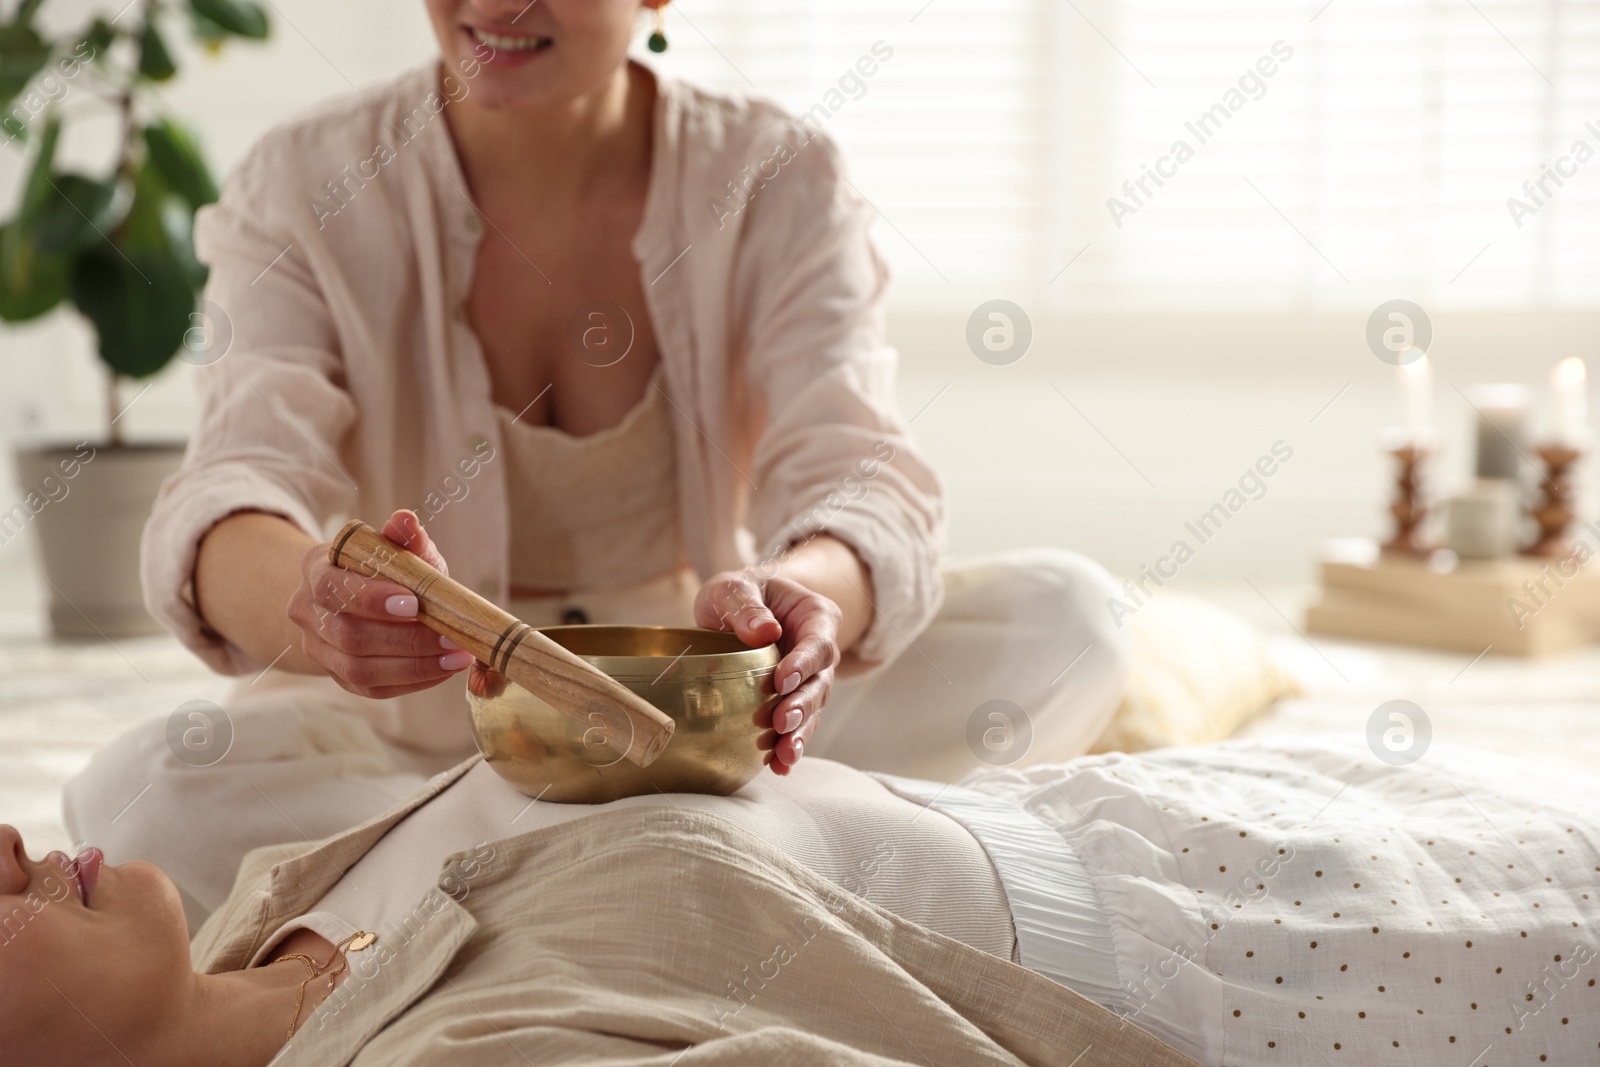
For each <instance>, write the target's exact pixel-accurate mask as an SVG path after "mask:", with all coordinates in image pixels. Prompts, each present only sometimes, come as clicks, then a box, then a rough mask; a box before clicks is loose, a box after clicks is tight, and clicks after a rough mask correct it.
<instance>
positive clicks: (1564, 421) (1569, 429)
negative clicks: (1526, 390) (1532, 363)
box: [1550, 356, 1589, 442]
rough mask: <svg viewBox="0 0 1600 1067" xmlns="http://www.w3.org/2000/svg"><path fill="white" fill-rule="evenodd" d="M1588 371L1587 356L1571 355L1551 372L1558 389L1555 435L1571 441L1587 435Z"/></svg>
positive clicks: (1557, 438) (1556, 394) (1552, 386)
mask: <svg viewBox="0 0 1600 1067" xmlns="http://www.w3.org/2000/svg"><path fill="white" fill-rule="evenodd" d="M1587 379H1588V372H1587V370H1586V369H1585V368H1584V365H1583V360H1581V359H1579V358H1578V357H1577V356H1569V357H1567V358H1566V359H1564V360H1562V361H1561V362H1560V363H1557V364H1556V365H1555V369H1554V370H1552V371H1551V372H1550V385H1551V388H1552V389H1553V390H1554V391H1555V415H1556V420H1555V438H1556V440H1557V441H1562V442H1571V441H1575V440H1577V439H1579V438H1581V437H1583V435H1584V433H1585V427H1584V421H1585V420H1586V419H1587V418H1588V408H1589V394H1588V380H1587Z"/></svg>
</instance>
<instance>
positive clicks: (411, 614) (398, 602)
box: [383, 595, 417, 619]
mask: <svg viewBox="0 0 1600 1067" xmlns="http://www.w3.org/2000/svg"><path fill="white" fill-rule="evenodd" d="M383 610H384V611H387V612H388V613H389V614H390V615H398V616H400V617H401V618H404V619H414V618H416V617H417V598H416V597H414V596H409V595H407V596H392V597H390V598H389V599H388V600H385V601H384V602H383Z"/></svg>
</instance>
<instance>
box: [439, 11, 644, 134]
mask: <svg viewBox="0 0 1600 1067" xmlns="http://www.w3.org/2000/svg"><path fill="white" fill-rule="evenodd" d="M658 2H659V3H665V2H666V0H645V5H646V6H649V7H655V6H657V4H658ZM427 4H428V17H429V19H430V21H432V23H433V32H434V34H435V35H436V36H437V37H438V38H439V53H440V56H441V57H442V58H443V60H444V64H445V67H446V69H447V70H450V71H460V72H462V73H463V74H464V75H465V74H466V72H467V71H469V70H471V69H472V66H471V64H472V63H473V62H474V61H476V62H477V63H478V64H480V65H481V66H480V69H479V70H478V71H477V73H476V75H472V76H467V77H464V78H463V80H462V84H463V85H464V86H465V92H466V97H467V98H471V99H476V100H477V101H478V102H479V103H481V104H482V105H484V106H486V107H497V108H525V107H526V108H539V107H549V106H551V105H555V104H561V103H565V102H567V101H569V100H572V99H574V98H576V97H579V96H582V95H583V94H585V93H589V92H592V91H593V90H594V89H596V88H598V87H599V86H601V85H602V84H604V83H605V80H606V79H607V78H609V77H611V75H613V74H614V73H616V70H617V67H618V66H619V65H620V64H621V63H622V61H623V58H624V57H625V56H626V55H627V54H628V44H629V42H630V41H631V40H632V38H633V32H634V27H635V26H636V25H637V23H638V17H639V9H640V0H427ZM464 64H465V65H464Z"/></svg>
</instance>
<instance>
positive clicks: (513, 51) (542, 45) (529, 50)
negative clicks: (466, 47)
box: [461, 26, 555, 66]
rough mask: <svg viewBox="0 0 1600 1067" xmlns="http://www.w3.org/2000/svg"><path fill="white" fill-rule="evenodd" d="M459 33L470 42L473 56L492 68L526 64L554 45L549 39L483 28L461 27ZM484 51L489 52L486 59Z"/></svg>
mask: <svg viewBox="0 0 1600 1067" xmlns="http://www.w3.org/2000/svg"><path fill="white" fill-rule="evenodd" d="M461 32H462V33H464V34H465V35H466V37H467V40H469V41H471V42H472V44H473V51H474V54H475V55H477V57H478V59H479V60H480V61H482V62H484V63H487V64H490V65H493V66H510V65H516V64H521V63H526V62H528V61H529V60H530V59H533V58H534V57H535V56H538V55H541V54H542V53H544V52H547V51H549V50H550V49H551V48H552V47H553V46H554V45H555V41H553V40H551V39H550V38H549V37H540V36H538V35H536V34H526V33H507V32H502V31H499V30H491V29H489V28H487V27H483V26H462V27H461ZM485 49H487V50H488V51H489V55H488V56H487V57H485V56H484V54H483V52H484V50H485Z"/></svg>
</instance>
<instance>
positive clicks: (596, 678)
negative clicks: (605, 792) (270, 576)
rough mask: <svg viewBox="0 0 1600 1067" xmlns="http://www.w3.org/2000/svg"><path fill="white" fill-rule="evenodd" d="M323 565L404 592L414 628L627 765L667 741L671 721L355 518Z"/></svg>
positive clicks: (643, 761)
mask: <svg viewBox="0 0 1600 1067" xmlns="http://www.w3.org/2000/svg"><path fill="white" fill-rule="evenodd" d="M328 559H329V561H330V562H332V563H333V565H334V566H336V567H343V568H344V569H345V570H348V571H354V572H356V573H357V574H360V575H362V576H363V577H366V578H381V579H383V580H384V581H388V582H394V583H395V584H396V585H400V586H404V587H405V588H407V589H409V590H411V591H412V592H413V593H415V594H416V597H417V621H418V622H420V623H422V624H423V625H424V626H426V627H428V628H429V629H430V630H433V631H434V632H436V633H440V634H443V635H444V636H445V637H448V638H449V639H450V640H452V641H454V642H455V643H456V644H458V645H460V646H461V647H462V648H463V649H464V650H466V651H467V652H470V653H472V654H473V655H474V656H476V657H477V659H478V661H479V662H480V663H486V664H488V665H489V667H490V668H491V669H492V670H496V671H499V672H500V673H501V674H503V675H505V676H506V677H508V678H510V679H511V680H512V681H514V682H516V683H517V684H518V685H520V686H522V687H523V688H524V689H526V690H527V691H528V692H530V693H532V694H534V695H535V696H537V697H539V698H540V699H541V700H543V701H544V702H545V703H547V704H549V705H550V706H551V707H553V708H555V709H556V710H557V711H559V712H561V713H562V714H564V715H566V716H568V717H570V718H571V719H573V720H574V721H575V722H577V723H580V724H582V726H583V727H584V729H585V730H586V731H588V730H598V731H599V732H600V734H601V736H602V738H603V739H604V741H605V743H606V744H607V745H609V746H610V747H611V748H613V749H614V750H616V751H617V752H620V753H621V754H622V755H623V756H624V757H626V758H627V759H628V761H629V762H631V763H634V764H637V765H638V766H640V767H648V766H649V765H650V764H651V763H652V762H654V761H655V758H656V757H657V756H659V755H660V754H661V750H662V749H664V748H666V747H667V742H668V741H670V740H671V739H672V727H673V722H672V720H671V719H670V718H668V717H667V716H666V715H665V714H663V713H662V712H661V711H660V710H658V709H657V708H655V707H653V706H652V705H651V704H650V703H648V702H647V701H645V700H644V699H643V698H641V697H639V696H638V695H637V694H635V693H634V692H633V691H632V690H630V689H628V688H627V687H626V686H624V685H623V684H622V683H621V682H618V681H617V680H616V679H614V678H612V677H611V676H610V675H607V674H605V673H603V672H601V671H599V670H597V669H595V668H594V667H593V666H591V665H590V664H589V663H588V662H586V661H584V660H582V659H580V658H579V657H577V656H575V655H573V654H572V653H571V652H568V651H567V650H566V649H564V648H562V647H561V646H560V645H558V644H556V643H555V642H554V641H552V640H550V639H549V638H548V637H546V636H545V635H544V634H542V633H540V632H539V631H537V630H535V629H534V628H533V627H531V626H529V625H528V624H527V623H525V622H523V621H521V620H520V619H518V618H516V617H515V616H514V615H512V614H511V613H509V612H507V611H505V610H504V609H502V608H500V607H497V606H496V605H494V604H491V603H490V602H489V601H487V600H485V599H484V598H483V597H481V596H479V595H478V594H477V593H474V592H473V591H472V590H470V589H468V588H467V587H466V586H464V585H462V584H461V583H460V582H458V581H456V580H455V579H453V578H451V577H449V576H447V575H445V574H441V573H440V572H439V571H438V570H436V569H435V568H433V567H431V566H429V565H428V564H427V563H426V562H424V561H423V560H422V559H421V558H420V557H418V556H416V555H414V554H413V553H411V552H408V551H406V550H405V549H403V548H401V547H400V546H399V545H397V544H395V543H394V542H393V541H390V540H389V539H388V538H386V537H384V536H383V535H382V534H381V533H379V532H378V531H377V530H374V529H373V528H372V527H371V526H368V525H367V524H366V523H364V522H362V521H361V520H360V519H355V520H353V521H351V522H350V523H348V524H347V525H346V526H345V528H344V529H342V530H340V531H339V536H338V537H336V538H334V540H333V547H332V548H331V549H329V551H328Z"/></svg>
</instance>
